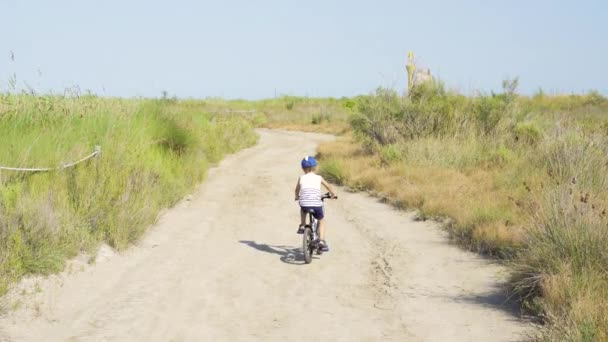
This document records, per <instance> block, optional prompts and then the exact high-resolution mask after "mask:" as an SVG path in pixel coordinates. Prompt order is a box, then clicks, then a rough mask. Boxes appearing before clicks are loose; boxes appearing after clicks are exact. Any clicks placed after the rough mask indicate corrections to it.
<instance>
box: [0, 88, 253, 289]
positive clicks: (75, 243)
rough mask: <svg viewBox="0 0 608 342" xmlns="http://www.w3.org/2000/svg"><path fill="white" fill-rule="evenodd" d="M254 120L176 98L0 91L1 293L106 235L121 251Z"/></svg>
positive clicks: (245, 137) (249, 135) (246, 139)
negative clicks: (39, 169)
mask: <svg viewBox="0 0 608 342" xmlns="http://www.w3.org/2000/svg"><path fill="white" fill-rule="evenodd" d="M256 140H257V135H256V134H255V133H254V131H253V130H252V127H251V125H250V123H249V121H248V120H245V119H243V118H239V117H230V116H223V115H213V114H208V113H206V112H204V111H201V110H199V109H197V108H196V107H192V106H188V105H187V104H186V105H184V104H183V103H180V102H177V101H166V100H122V99H102V98H98V97H94V96H84V97H57V96H28V95H0V146H2V149H0V165H3V166H15V167H49V166H50V167H55V166H60V165H63V164H64V163H67V162H71V161H73V160H76V159H79V158H80V157H82V156H85V155H87V154H89V153H91V152H92V151H93V149H94V146H96V145H100V146H101V149H102V153H101V155H100V156H99V157H97V158H94V159H92V160H89V161H87V162H85V163H83V164H80V165H78V166H76V167H74V168H70V169H66V170H61V171H54V172H48V173H22V172H13V171H6V170H5V171H2V175H1V180H0V294H2V293H3V292H5V291H6V290H7V288H8V286H9V285H10V284H11V283H13V282H14V281H16V280H18V279H19V278H20V277H22V276H23V275H26V274H30V273H36V274H48V273H52V272H57V271H59V270H61V269H62V267H63V265H64V262H65V260H66V259H67V258H69V257H72V256H74V255H75V254H77V253H78V252H79V251H83V250H84V251H91V250H93V249H94V248H95V247H96V246H98V244H99V243H100V242H102V241H105V242H107V243H109V244H110V245H111V246H113V247H115V248H118V249H122V248H125V247H126V246H127V245H128V244H129V243H131V242H133V241H134V240H136V239H137V238H138V237H139V236H141V234H142V233H143V232H144V230H145V229H146V227H147V226H148V225H149V224H151V223H153V222H154V221H155V220H156V218H157V215H158V213H159V211H160V210H161V209H162V208H165V207H168V206H171V205H173V204H175V203H176V202H177V201H178V200H179V199H180V198H181V197H182V196H184V195H185V194H187V193H188V192H189V191H191V189H192V188H193V187H194V185H195V184H197V183H198V182H200V181H201V180H203V179H204V177H205V174H206V171H207V169H208V168H209V166H210V165H213V164H214V163H217V162H218V161H219V160H220V159H221V158H222V157H223V156H224V155H225V154H226V153H231V152H235V151H237V150H239V149H241V148H243V147H246V146H250V145H252V144H254V143H255V142H256Z"/></svg>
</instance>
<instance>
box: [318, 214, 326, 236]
mask: <svg viewBox="0 0 608 342" xmlns="http://www.w3.org/2000/svg"><path fill="white" fill-rule="evenodd" d="M319 239H321V240H325V220H323V219H320V220H319Z"/></svg>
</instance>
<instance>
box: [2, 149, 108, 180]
mask: <svg viewBox="0 0 608 342" xmlns="http://www.w3.org/2000/svg"><path fill="white" fill-rule="evenodd" d="M100 154H101V146H95V150H94V151H93V153H91V154H89V155H88V156H86V157H84V158H81V159H79V160H77V161H75V162H71V163H67V164H63V165H61V166H59V167H8V166H1V165H0V181H1V180H2V171H3V170H6V171H15V172H50V171H58V170H63V169H67V168H70V167H74V166H76V165H78V164H80V163H83V162H85V161H87V160H89V159H91V158H93V157H97V156H98V155H100Z"/></svg>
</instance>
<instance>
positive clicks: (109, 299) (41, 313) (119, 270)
mask: <svg viewBox="0 0 608 342" xmlns="http://www.w3.org/2000/svg"><path fill="white" fill-rule="evenodd" d="M260 134H261V139H260V143H259V144H258V145H257V146H255V147H253V148H250V149H247V150H245V151H242V152H240V153H238V154H235V155H232V156H230V157H228V158H227V159H225V160H224V161H223V162H222V163H221V164H220V166H219V167H218V168H215V169H213V170H211V171H210V174H209V177H208V179H207V180H206V181H205V182H204V183H203V185H201V186H200V188H199V189H198V190H197V191H196V193H195V194H194V195H192V196H191V198H190V199H189V200H185V201H183V202H182V203H180V204H179V205H178V206H176V207H175V208H173V209H171V210H169V211H167V212H166V213H165V214H164V215H163V216H162V217H161V219H160V220H159V222H158V223H157V224H156V225H155V226H154V227H152V228H151V229H150V231H149V232H148V233H147V234H146V236H145V237H144V238H143V239H142V240H141V241H140V242H139V243H138V244H137V245H136V246H133V247H132V248H130V249H129V250H128V251H127V252H125V253H123V254H121V255H114V254H113V253H111V251H110V252H108V251H107V250H105V249H104V250H102V253H101V254H102V255H101V256H100V257H99V258H98V261H97V263H96V264H94V265H92V266H89V265H86V263H84V262H81V263H79V262H78V261H76V262H72V268H82V270H78V271H76V272H64V274H62V275H60V276H53V277H50V278H48V279H43V280H36V279H30V280H26V281H24V282H23V283H22V284H21V286H20V289H21V290H19V291H13V293H12V294H11V295H10V296H7V298H6V300H9V301H12V302H11V303H12V304H10V305H13V306H18V308H17V309H16V310H13V311H11V312H10V313H9V314H5V316H3V317H2V318H1V319H0V331H2V332H1V333H0V340H3V339H5V340H8V341H278V340H285V339H308V340H311V341H380V340H392V341H510V340H517V339H519V338H521V333H523V332H525V330H526V329H527V325H526V324H525V323H523V322H521V321H520V320H519V319H518V318H517V316H516V314H514V312H513V310H512V307H509V306H506V305H503V303H504V296H503V295H502V294H501V291H500V288H499V285H500V282H501V281H502V279H503V278H504V274H503V273H504V270H503V269H502V268H501V267H499V266H497V265H494V264H491V263H490V262H488V261H486V260H483V259H481V258H479V257H477V256H476V255H475V254H472V253H468V252H465V251H462V250H460V249H459V248H457V247H455V246H452V245H450V244H449V243H448V240H447V238H446V236H445V233H443V232H442V231H441V230H439V229H438V228H437V227H435V225H434V224H433V223H429V222H415V221H414V220H413V219H412V216H411V214H408V213H404V212H400V211H396V210H393V209H392V208H391V207H389V206H387V205H384V204H381V203H379V202H378V201H377V200H375V199H373V198H370V197H368V196H366V195H364V194H351V193H345V192H341V193H340V199H339V200H338V201H331V202H330V203H328V204H327V212H328V214H327V215H328V229H329V233H328V242H329V243H330V247H331V248H332V250H331V252H329V253H327V254H324V255H323V256H322V257H321V258H320V259H315V260H314V261H313V263H312V264H310V265H302V261H301V251H300V248H299V247H300V245H301V238H300V235H297V234H295V230H296V227H297V218H298V213H297V210H298V207H297V204H296V203H295V202H294V201H293V198H292V197H293V187H294V185H295V181H296V177H297V176H298V175H299V172H300V170H299V167H298V164H299V160H300V159H301V157H302V156H303V155H305V154H310V153H313V152H314V150H315V146H316V145H317V143H318V142H320V141H323V140H328V139H331V138H330V137H329V136H324V135H318V134H307V133H294V132H279V131H268V130H261V131H260ZM104 251H105V253H104ZM29 292H32V293H29ZM2 336H4V337H2Z"/></svg>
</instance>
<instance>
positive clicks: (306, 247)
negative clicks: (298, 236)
mask: <svg viewBox="0 0 608 342" xmlns="http://www.w3.org/2000/svg"><path fill="white" fill-rule="evenodd" d="M312 244H313V242H312V229H310V227H306V228H304V236H303V237H302V252H303V253H304V262H305V263H307V264H310V263H311V262H312V250H313V245H312Z"/></svg>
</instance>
